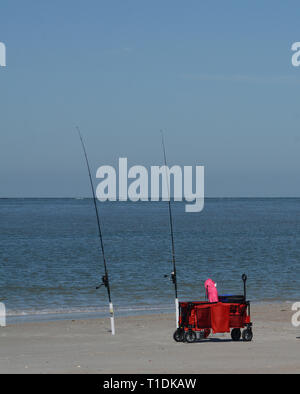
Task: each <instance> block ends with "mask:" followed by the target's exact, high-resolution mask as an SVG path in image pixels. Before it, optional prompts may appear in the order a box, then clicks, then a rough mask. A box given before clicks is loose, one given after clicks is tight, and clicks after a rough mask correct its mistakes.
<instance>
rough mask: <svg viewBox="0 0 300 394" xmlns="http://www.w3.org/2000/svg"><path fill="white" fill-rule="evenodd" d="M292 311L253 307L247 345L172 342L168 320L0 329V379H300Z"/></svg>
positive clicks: (218, 338)
mask: <svg viewBox="0 0 300 394" xmlns="http://www.w3.org/2000/svg"><path fill="white" fill-rule="evenodd" d="M292 313H293V312H292V311H291V304H288V303H285V304H258V305H252V320H253V322H254V327H253V331H254V338H253V342H232V341H231V339H230V334H225V335H223V334H222V335H215V336H212V337H211V338H212V339H211V340H207V341H203V342H200V343H194V344H186V343H176V342H174V340H173V338H172V334H173V331H174V316H173V315H168V314H161V315H146V316H134V317H133V316H132V317H120V318H118V319H117V321H116V325H117V335H116V336H115V337H112V336H111V335H110V333H109V332H108V329H109V319H94V320H76V321H71V320H68V321H55V322H48V323H23V324H20V325H10V326H7V327H5V328H1V329H0V344H1V345H0V346H1V355H0V372H1V373H108V374H110V373H300V338H299V337H300V328H298V329H297V328H294V327H293V326H292V324H291V316H292Z"/></svg>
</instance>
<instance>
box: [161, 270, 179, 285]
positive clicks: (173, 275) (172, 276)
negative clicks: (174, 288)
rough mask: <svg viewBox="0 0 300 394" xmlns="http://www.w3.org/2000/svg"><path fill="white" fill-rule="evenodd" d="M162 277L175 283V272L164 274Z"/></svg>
mask: <svg viewBox="0 0 300 394" xmlns="http://www.w3.org/2000/svg"><path fill="white" fill-rule="evenodd" d="M164 278H169V279H170V280H171V281H172V282H173V283H174V285H175V283H176V274H175V272H171V275H164Z"/></svg>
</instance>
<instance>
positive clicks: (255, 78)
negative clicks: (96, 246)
mask: <svg viewBox="0 0 300 394" xmlns="http://www.w3.org/2000/svg"><path fill="white" fill-rule="evenodd" d="M298 9H299V3H297V2H295V1H286V2H274V1H264V2H261V1H244V2H241V1H226V2H224V1H209V2H208V1H206V2H204V1H193V0H190V1H188V2H187V1H185V2H184V1H174V0H172V1H168V0H164V1H155V0H152V1H143V0H139V1H133V0H128V1H124V0H123V1H121V0H120V1H114V0H111V1H99V0H98V1H91V0H89V1H75V0H73V1H68V0H64V1H56V0H54V1H51V2H50V1H41V0H39V1H37V0H36V1H31V0H26V1H15V0H9V1H5V0H2V1H1V5H0V41H1V42H4V43H5V44H6V47H7V67H6V68H3V67H1V68H0V116H1V134H0V135H1V140H0V196H1V197H6V196H12V197H13V196H16V197H28V196H41V197H46V196H80V195H89V194H90V193H89V189H88V182H87V181H88V180H87V174H86V168H85V167H84V162H83V157H82V152H81V147H80V143H79V141H78V137H77V135H76V132H75V126H76V125H79V126H80V127H81V129H82V132H83V134H84V136H85V140H86V145H87V149H88V152H89V155H90V161H91V162H92V163H93V171H95V169H96V168H97V167H98V166H100V165H104V164H111V165H116V164H117V159H118V157H120V156H123V157H128V160H129V165H134V164H140V165H145V166H149V165H151V164H153V165H158V164H160V163H162V152H161V145H160V133H159V130H160V129H161V128H163V129H164V130H165V139H166V143H167V150H168V157H169V164H182V165H195V164H199V165H200V164H203V165H205V168H206V180H205V186H206V195H207V196H267V197H268V196H300V182H299V180H300V154H299V152H300V106H299V88H300V67H299V68H294V67H292V65H291V56H292V52H291V45H292V43H293V42H295V41H300V30H299V20H298V14H299V12H297V11H298Z"/></svg>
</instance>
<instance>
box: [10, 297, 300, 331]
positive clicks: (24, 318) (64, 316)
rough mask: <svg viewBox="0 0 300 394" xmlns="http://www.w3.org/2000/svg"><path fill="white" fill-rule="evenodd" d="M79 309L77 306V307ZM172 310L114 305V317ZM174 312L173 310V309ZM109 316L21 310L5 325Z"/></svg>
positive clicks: (277, 302) (105, 313)
mask: <svg viewBox="0 0 300 394" xmlns="http://www.w3.org/2000/svg"><path fill="white" fill-rule="evenodd" d="M294 302H297V301H296V300H295V301H291V300H286V301H285V300H272V301H270V300H267V301H264V300H262V301H251V306H255V305H292V304H293V303H294ZM78 309H79V308H78ZM173 310H174V306H173V305H164V306H162V307H160V306H154V307H149V308H147V307H138V306H137V307H134V306H133V307H131V308H130V307H129V308H128V307H127V308H125V307H124V308H122V307H120V308H118V307H115V317H116V318H119V317H131V316H147V315H160V314H172V313H173ZM174 313H175V311H174ZM107 317H109V309H108V308H104V309H101V310H97V308H95V310H90V311H87V310H83V311H78V310H71V311H68V310H67V309H66V310H62V311H55V312H51V311H50V312H49V311H47V312H43V311H37V312H35V313H30V312H28V313H27V312H26V311H22V312H20V313H19V314H9V313H8V314H7V316H6V321H7V325H14V324H24V323H39V322H44V323H47V322H52V321H64V320H90V319H105V318H107Z"/></svg>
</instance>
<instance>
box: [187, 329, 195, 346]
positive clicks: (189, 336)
mask: <svg viewBox="0 0 300 394" xmlns="http://www.w3.org/2000/svg"><path fill="white" fill-rule="evenodd" d="M185 340H186V341H187V342H188V343H193V342H195V341H196V333H195V332H194V331H188V332H187V333H186V334H185Z"/></svg>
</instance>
